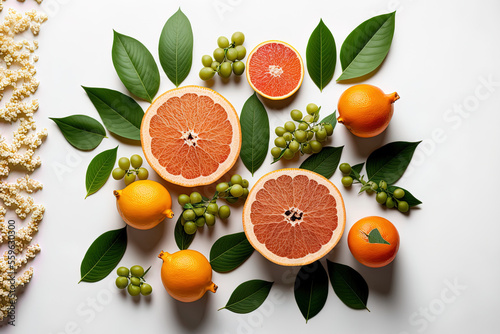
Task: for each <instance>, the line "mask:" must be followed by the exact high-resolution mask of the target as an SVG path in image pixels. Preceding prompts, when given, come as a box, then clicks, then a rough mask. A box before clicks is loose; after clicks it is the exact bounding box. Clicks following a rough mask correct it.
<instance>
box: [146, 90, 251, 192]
mask: <svg viewBox="0 0 500 334" xmlns="http://www.w3.org/2000/svg"><path fill="white" fill-rule="evenodd" d="M188 93H194V94H197V95H198V96H207V97H209V98H210V99H212V100H213V101H214V103H218V104H220V105H221V106H222V108H223V109H224V110H225V111H226V112H227V113H228V120H229V122H230V123H231V127H232V129H233V135H232V140H231V143H230V144H229V145H230V154H229V155H228V157H227V158H226V160H225V161H224V162H223V163H221V164H220V165H219V167H218V168H217V170H216V171H215V172H213V173H212V174H210V175H206V176H199V177H196V178H193V179H187V178H184V177H182V175H173V174H171V173H169V172H168V171H167V170H166V169H165V168H164V167H163V166H162V165H161V164H160V163H159V161H158V159H157V158H156V157H155V156H154V155H153V154H152V150H151V142H152V140H151V137H150V135H149V128H150V122H151V119H152V117H153V116H155V115H156V112H155V111H156V110H158V108H159V107H160V106H161V105H163V104H164V103H165V102H166V101H167V100H168V99H170V98H172V97H181V96H183V95H184V94H188ZM230 116H233V117H230ZM146 134H147V135H146ZM141 146H142V150H143V153H144V156H145V158H146V160H147V161H148V163H149V165H150V166H151V168H153V170H154V171H155V172H156V173H157V174H158V175H160V176H161V177H162V178H163V179H164V180H166V181H168V182H170V183H173V184H177V185H180V186H184V187H196V186H203V185H208V184H212V183H213V182H215V181H217V180H218V179H219V178H220V177H222V176H223V175H224V174H225V173H227V172H228V171H229V170H230V169H231V168H232V167H233V166H234V164H235V163H236V161H237V160H238V157H239V155H240V149H241V127H240V122H239V117H238V113H237V112H236V110H235V109H234V107H233V105H232V104H231V103H230V102H229V101H228V100H227V99H226V98H225V97H224V96H222V95H221V94H219V93H217V92H216V91H214V90H212V89H210V88H207V87H202V86H195V85H191V86H184V87H179V88H174V89H171V90H168V91H166V92H165V93H163V94H162V95H160V96H159V97H157V98H156V99H155V100H154V101H153V102H152V103H151V105H150V106H149V108H148V110H147V111H146V113H145V114H144V117H143V119H142V123H141ZM201 163H203V162H201Z"/></svg>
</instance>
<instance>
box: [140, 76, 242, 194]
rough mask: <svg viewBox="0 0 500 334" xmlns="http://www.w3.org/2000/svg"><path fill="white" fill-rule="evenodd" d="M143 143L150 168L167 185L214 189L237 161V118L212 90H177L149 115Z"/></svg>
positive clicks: (158, 101)
mask: <svg viewBox="0 0 500 334" xmlns="http://www.w3.org/2000/svg"><path fill="white" fill-rule="evenodd" d="M141 143H142V149H143V151H144V155H145V157H146V159H147V160H148V162H149V164H150V165H151V167H152V168H153V169H154V170H155V171H156V172H157V173H158V174H159V175H160V176H161V177H162V178H164V179H165V180H167V181H169V182H171V183H174V184H178V185H181V186H186V187H194V186H199V185H206V184H210V183H213V182H214V181H216V180H217V179H219V178H220V177H221V176H222V175H224V174H225V173H226V172H227V171H228V170H229V169H231V167H233V165H234V164H235V162H236V160H237V159H238V156H239V153H240V148H241V129H240V124H239V118H238V114H237V113H236V110H234V107H233V106H232V105H231V104H230V103H229V102H228V101H227V100H226V99H225V98H224V97H222V95H220V94H218V93H217V92H215V91H213V90H211V89H209V88H205V87H199V86H185V87H181V88H176V89H172V90H169V91H167V92H166V93H164V94H163V95H161V96H160V97H158V98H157V99H156V100H155V101H154V102H153V103H152V104H151V106H150V107H149V108H148V110H147V111H146V113H145V115H144V118H143V120H142V124H141Z"/></svg>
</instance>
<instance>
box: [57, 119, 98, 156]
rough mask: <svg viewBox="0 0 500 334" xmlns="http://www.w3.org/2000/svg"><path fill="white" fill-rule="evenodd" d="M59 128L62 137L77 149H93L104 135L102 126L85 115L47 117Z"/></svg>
mask: <svg viewBox="0 0 500 334" xmlns="http://www.w3.org/2000/svg"><path fill="white" fill-rule="evenodd" d="M49 118H50V119H51V120H53V121H54V122H55V123H56V124H57V126H58V127H59V129H60V130H61V132H62V134H63V136H64V138H66V140H67V141H68V142H69V143H70V144H71V145H73V146H74V147H76V148H77V149H79V150H84V151H88V150H93V149H94V148H96V147H97V146H99V144H100V143H101V141H102V139H103V138H105V137H106V130H104V127H103V126H102V125H101V123H99V122H98V121H96V120H95V119H93V118H92V117H89V116H86V115H72V116H68V117H63V118H54V117H49Z"/></svg>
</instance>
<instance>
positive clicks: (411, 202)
mask: <svg viewBox="0 0 500 334" xmlns="http://www.w3.org/2000/svg"><path fill="white" fill-rule="evenodd" d="M398 188H399V189H403V190H404V192H405V195H404V196H403V198H401V199H400V201H406V202H408V205H409V206H410V207H412V206H417V205H419V204H422V202H421V201H419V200H418V199H417V198H416V197H415V196H413V195H412V194H411V193H410V192H409V191H408V190H406V189H404V188H401V187H398V186H388V187H387V190H389V191H390V192H391V193H393V192H394V190H396V189H398Z"/></svg>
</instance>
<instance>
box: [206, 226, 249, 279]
mask: <svg viewBox="0 0 500 334" xmlns="http://www.w3.org/2000/svg"><path fill="white" fill-rule="evenodd" d="M253 251H254V248H253V247H252V245H250V243H249V242H248V240H247V237H246V235H245V232H240V233H235V234H230V235H226V236H223V237H221V238H219V239H218V240H217V241H216V242H215V243H214V244H213V246H212V248H211V249H210V265H211V266H212V269H213V270H215V271H216V272H219V273H225V272H228V271H231V270H234V269H236V268H238V267H239V266H240V265H241V264H242V263H243V262H245V261H246V260H247V259H248V258H249V257H250V255H252V253H253Z"/></svg>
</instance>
